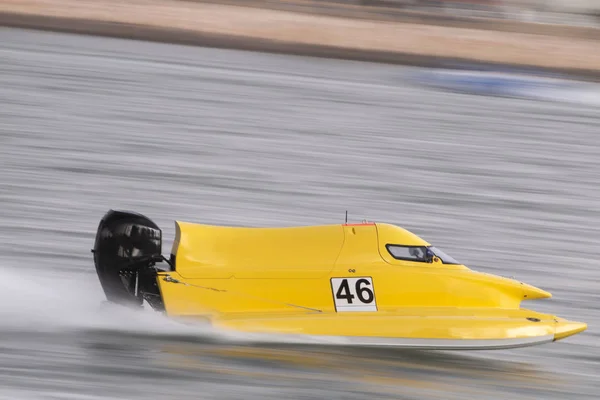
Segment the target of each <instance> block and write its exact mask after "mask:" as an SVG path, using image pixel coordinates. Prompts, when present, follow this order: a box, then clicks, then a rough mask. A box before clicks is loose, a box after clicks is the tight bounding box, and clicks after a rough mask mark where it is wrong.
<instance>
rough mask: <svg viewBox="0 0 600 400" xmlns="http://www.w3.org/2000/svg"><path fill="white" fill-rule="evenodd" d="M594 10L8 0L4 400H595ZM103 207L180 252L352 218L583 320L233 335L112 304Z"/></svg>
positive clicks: (352, 0)
mask: <svg viewBox="0 0 600 400" xmlns="http://www.w3.org/2000/svg"><path fill="white" fill-rule="evenodd" d="M599 15H600V2H599V1H592V0H572V1H566V0H548V1H543V0H528V1H525V0H523V1H517V0H513V1H499V0H498V1H484V0H480V1H476V0H473V1H458V0H455V1H416V0H415V1H408V0H407V1H402V0H396V1H394V0H335V1H334V0H331V1H325V0H322V1H316V0H246V1H243V0H230V1H216V0H215V1H208V0H207V1H201V0H195V1H182V0H132V1H130V2H117V1H115V0H96V1H73V0H44V1H34V0H4V1H2V2H0V24H1V25H2V26H0V167H1V168H0V254H1V259H0V271H1V272H2V275H1V276H2V279H0V321H1V322H0V398H2V399H27V400H29V399H86V400H87V399H148V398H165V399H191V398H194V399H234V398H236V399H238V398H244V399H284V398H290V399H325V398H327V399H364V398H382V399H383V398H390V399H464V398H472V399H497V398H502V399H519V400H524V399H571V398H577V399H596V398H598V394H597V393H598V391H599V389H600V384H599V383H598V382H599V380H598V371H600V345H599V342H598V338H599V336H600V331H599V330H598V328H597V324H598V323H599V322H600V317H599V314H598V311H599V309H600V308H599V306H598V304H600V291H599V285H600V268H599V267H600V266H599V264H598V262H597V260H598V240H599V239H600V228H599V227H600V207H599V206H600V139H599V138H598V132H599V131H600V84H599V83H598V81H599V79H598V75H599V74H598V70H599V69H600V61H599V58H598V57H600V54H599V53H598V51H597V49H598V48H599V47H598V39H600V35H598V33H600V31H598V30H597V29H598V26H597V25H598V24H599V23H600V17H599ZM348 32H355V33H356V35H348ZM111 36H112V37H111ZM132 38H135V39H138V40H132ZM224 38H226V39H227V40H225V39H224ZM265 38H267V39H274V40H278V42H277V43H278V44H277V46H275V45H273V44H271V45H269V44H268V43H267V42H265V41H264V39H265ZM299 43H302V46H303V47H302V46H299ZM186 44H187V45H186ZM193 44H200V45H197V46H194V45H193ZM325 44H326V45H328V46H330V47H328V48H327V50H326V51H324V50H322V49H321V50H319V48H318V46H319V45H325ZM309 45H310V46H313V47H310V46H309ZM275 47H277V49H276V51H274V50H273V49H274V48H275ZM336 49H337V50H336ZM374 49H376V50H377V51H378V52H379V53H375V52H374ZM311 52H313V53H314V55H319V56H321V57H311V56H310V53H311ZM287 53H290V54H287ZM299 53H302V55H299ZM383 54H385V56H384V55H383ZM323 56H325V57H323ZM329 56H331V57H329ZM455 56H456V57H458V58H460V59H459V60H458V61H457V60H456V59H453V57H455ZM378 58H385V60H384V61H386V62H385V63H380V62H375V61H381V60H379V59H378ZM425 59H426V61H423V60H425ZM420 63H423V65H420ZM110 208H114V209H130V210H134V211H138V212H141V213H143V214H146V215H147V216H149V217H150V218H152V219H153V220H154V221H155V222H156V223H157V224H158V225H159V226H160V227H161V228H162V229H163V232H164V237H165V243H164V245H163V249H167V250H165V251H167V252H168V249H170V246H171V241H172V238H173V235H174V224H173V220H174V219H178V220H187V221H192V222H202V223H214V224H222V225H252V226H290V225H308V224H328V223H337V222H342V221H343V219H344V217H345V211H346V210H348V212H349V219H350V220H351V221H360V220H363V219H369V220H373V221H381V222H390V223H395V224H399V225H401V226H404V227H406V228H408V229H410V230H412V231H414V232H415V233H417V234H418V235H421V236H423V237H424V238H425V239H426V240H428V241H429V242H431V243H434V244H435V245H436V246H437V247H439V248H442V249H444V251H445V252H446V253H448V254H450V255H452V256H453V257H454V258H456V259H458V260H459V261H461V262H463V263H464V264H466V265H467V266H469V267H471V268H473V269H477V270H480V271H484V272H489V273H494V274H499V275H503V276H514V277H516V278H517V279H519V280H522V281H525V282H528V283H531V284H533V285H535V286H538V287H541V288H543V289H545V290H548V291H550V292H551V293H552V294H553V296H554V297H553V298H552V299H550V300H543V301H539V302H538V301H534V302H530V303H529V304H528V306H529V307H530V308H533V309H535V310H537V311H541V312H548V313H552V314H556V315H559V316H563V317H566V318H569V319H572V320H578V321H585V322H587V323H588V325H589V328H588V330H587V331H586V332H584V333H582V334H580V335H577V336H574V337H572V338H569V339H566V340H564V341H561V342H558V343H552V344H550V345H544V346H539V347H533V348H525V349H515V350H503V351H482V352H474V353H465V352H443V351H437V352H435V351H406V350H402V351H400V350H397V351H392V350H389V349H386V350H385V351H379V350H375V349H355V348H345V347H335V346H326V345H320V346H316V345H315V346H312V345H311V346H307V345H305V346H300V345H297V344H293V343H285V342H281V341H274V342H273V343H271V344H263V345H258V344H253V343H250V342H248V341H245V340H244V337H243V336H242V337H239V338H236V339H235V340H231V339H227V340H225V339H224V338H223V337H222V335H221V333H219V332H217V331H214V330H212V329H210V328H209V327H203V326H200V327H198V326H187V325H186V326H183V325H181V324H178V323H175V322H173V321H169V320H167V319H165V318H163V317H162V316H160V315H158V314H155V313H153V312H151V311H149V310H145V311H143V312H133V311H129V310H123V309H120V308H118V307H111V306H109V305H106V304H104V303H103V301H104V295H103V293H102V290H101V288H100V285H99V283H98V280H97V277H96V274H95V270H94V267H93V261H92V257H91V253H90V249H91V247H92V246H93V239H94V235H95V230H96V228H97V224H98V222H99V220H100V218H101V217H102V215H103V214H104V213H105V212H106V211H107V210H108V209H110Z"/></svg>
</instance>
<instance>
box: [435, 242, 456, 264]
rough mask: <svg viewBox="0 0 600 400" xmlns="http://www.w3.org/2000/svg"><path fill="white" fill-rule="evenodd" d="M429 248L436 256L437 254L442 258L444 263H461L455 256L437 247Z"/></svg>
mask: <svg viewBox="0 0 600 400" xmlns="http://www.w3.org/2000/svg"><path fill="white" fill-rule="evenodd" d="M429 250H431V251H432V252H433V254H434V255H435V256H437V257H438V258H439V259H440V260H442V262H443V263H444V264H460V263H459V262H458V261H456V260H455V259H454V258H452V257H450V256H449V255H448V254H446V253H444V252H443V251H441V250H440V249H438V248H437V247H433V246H431V247H429Z"/></svg>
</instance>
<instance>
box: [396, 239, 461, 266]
mask: <svg viewBox="0 0 600 400" xmlns="http://www.w3.org/2000/svg"><path fill="white" fill-rule="evenodd" d="M385 247H386V248H387V250H388V252H389V253H390V254H391V255H392V257H394V258H395V259H396V260H405V261H414V262H423V263H431V262H433V257H437V258H439V259H440V261H441V262H442V263H444V264H456V265H460V263H459V262H458V261H456V260H455V259H454V258H452V257H450V256H449V255H448V254H446V253H444V252H443V251H442V250H440V249H438V248H437V247H433V246H403V245H399V244H387V245H386V246H385Z"/></svg>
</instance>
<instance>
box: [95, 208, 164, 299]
mask: <svg viewBox="0 0 600 400" xmlns="http://www.w3.org/2000/svg"><path fill="white" fill-rule="evenodd" d="M92 252H93V253H94V264H95V265H96V272H97V273H98V278H99V279H100V284H101V285H102V289H103V290H104V293H105V295H106V298H107V300H108V301H110V302H114V303H118V304H121V305H126V306H138V307H139V306H141V305H142V304H143V301H144V299H146V300H148V302H149V303H150V304H151V305H152V306H153V308H155V309H156V308H161V307H162V299H161V297H160V293H159V291H158V285H157V284H156V269H155V268H154V265H155V264H156V263H157V262H160V261H162V260H163V257H162V253H161V252H162V231H161V230H160V228H159V227H158V226H157V225H156V224H155V223H154V222H153V221H152V220H150V219H149V218H147V217H145V216H144V215H141V214H138V213H133V212H129V211H115V210H109V211H108V212H107V213H106V214H105V215H104V217H103V218H102V220H101V221H100V224H99V226H98V231H97V233H96V243H95V245H94V249H93V250H92Z"/></svg>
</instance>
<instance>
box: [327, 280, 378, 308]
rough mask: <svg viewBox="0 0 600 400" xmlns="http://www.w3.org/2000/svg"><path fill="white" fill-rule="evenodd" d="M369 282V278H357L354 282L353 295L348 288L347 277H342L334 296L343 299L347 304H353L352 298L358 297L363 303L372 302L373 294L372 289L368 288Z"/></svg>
mask: <svg viewBox="0 0 600 400" xmlns="http://www.w3.org/2000/svg"><path fill="white" fill-rule="evenodd" d="M371 285H372V284H371V282H370V280H369V279H365V278H359V279H356V281H355V282H354V292H355V293H356V295H354V294H353V293H352V292H353V291H352V290H351V289H350V284H349V283H348V279H342V282H341V284H340V287H339V288H338V290H337V292H336V294H335V298H336V299H338V300H343V299H345V300H346V301H347V303H348V304H354V298H355V297H358V301H360V302H361V303H363V304H370V303H372V302H373V299H374V295H373V291H372V290H371V289H370V288H369V286H371Z"/></svg>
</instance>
